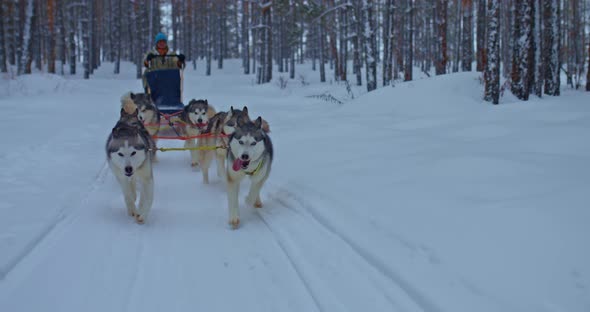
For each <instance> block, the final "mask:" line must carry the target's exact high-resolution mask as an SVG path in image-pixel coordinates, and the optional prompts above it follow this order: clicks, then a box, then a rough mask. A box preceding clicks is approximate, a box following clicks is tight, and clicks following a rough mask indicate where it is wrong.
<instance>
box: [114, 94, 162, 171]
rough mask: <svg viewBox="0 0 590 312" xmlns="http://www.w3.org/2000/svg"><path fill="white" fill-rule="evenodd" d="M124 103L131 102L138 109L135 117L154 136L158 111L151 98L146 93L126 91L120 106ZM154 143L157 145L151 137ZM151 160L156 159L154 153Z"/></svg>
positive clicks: (157, 130)
mask: <svg viewBox="0 0 590 312" xmlns="http://www.w3.org/2000/svg"><path fill="white" fill-rule="evenodd" d="M126 103H128V104H129V103H133V104H134V105H135V106H136V107H137V110H138V114H137V117H138V118H139V120H140V121H141V122H142V123H143V124H144V126H145V129H146V130H147V132H148V133H149V134H150V136H155V135H157V134H158V132H159V131H160V111H159V110H158V107H156V104H154V102H153V101H152V98H151V97H150V95H149V94H147V93H133V92H128V93H126V94H125V95H123V97H122V98H121V107H123V106H124V105H125V104H126ZM153 141H154V144H155V145H157V141H158V140H157V139H153ZM153 161H156V157H155V154H154V159H153Z"/></svg>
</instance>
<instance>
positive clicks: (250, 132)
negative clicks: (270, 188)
mask: <svg viewBox="0 0 590 312" xmlns="http://www.w3.org/2000/svg"><path fill="white" fill-rule="evenodd" d="M272 159H273V146H272V142H271V140H270V137H269V136H268V135H267V134H266V132H265V131H264V130H263V129H262V118H261V117H258V118H257V119H256V120H255V121H254V122H252V121H249V120H246V119H245V118H238V119H237V127H236V128H235V131H234V132H233V134H232V135H231V136H230V137H229V148H228V151H227V168H226V170H227V171H226V178H227V180H226V181H227V199H228V206H229V224H230V225H231V227H232V228H233V229H237V228H238V226H239V225H240V216H239V211H238V207H239V201H238V194H239V191H240V182H241V181H242V179H244V177H245V176H246V175H248V176H250V180H251V181H252V184H251V185H250V192H249V193H248V196H247V197H246V202H247V203H248V204H250V205H254V207H255V208H261V207H262V201H260V190H261V189H262V186H263V185H264V182H266V179H267V178H268V176H269V175H270V169H271V165H272Z"/></svg>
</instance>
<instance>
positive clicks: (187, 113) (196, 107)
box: [180, 99, 215, 183]
mask: <svg viewBox="0 0 590 312" xmlns="http://www.w3.org/2000/svg"><path fill="white" fill-rule="evenodd" d="M213 115H215V109H214V108H213V106H211V105H209V102H208V101H207V100H195V99H192V100H191V101H190V102H189V103H188V104H187V105H186V106H185V107H184V110H183V111H182V114H181V115H180V120H181V121H182V123H184V133H186V135H187V136H189V137H193V136H198V135H201V134H206V133H207V126H208V125H209V120H210V119H211V118H212V117H213ZM196 141H197V144H196V145H195V139H189V140H186V141H185V143H184V147H186V148H194V147H203V146H206V141H207V140H205V139H204V138H198V139H197V140H196ZM190 154H191V166H193V167H195V166H199V165H200V166H201V169H203V182H204V183H209V164H210V163H211V160H212V159H213V151H208V150H191V151H190Z"/></svg>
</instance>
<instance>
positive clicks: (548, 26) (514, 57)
mask: <svg viewBox="0 0 590 312" xmlns="http://www.w3.org/2000/svg"><path fill="white" fill-rule="evenodd" d="M589 2H590V1H587V0H522V1H514V0H504V1H500V0H487V1H486V0H449V1H444V0H274V1H268V0H258V1H256V0H216V1H213V0H142V1H140V0H0V10H1V11H0V12H1V13H0V14H1V16H2V21H1V22H0V43H1V44H2V45H3V46H2V47H1V48H0V70H1V71H2V72H4V73H6V72H13V71H14V72H13V73H12V74H13V77H14V76H15V75H22V74H29V73H31V72H32V70H33V68H35V69H36V70H38V71H42V72H47V73H55V74H59V75H68V74H70V75H71V74H75V73H76V71H83V72H84V78H87V79H88V78H91V77H92V74H93V71H94V70H95V69H97V68H98V66H100V65H101V63H103V62H108V63H112V64H114V68H113V71H114V73H115V74H116V73H118V72H119V71H120V62H121V61H130V62H133V63H135V64H136V65H137V66H136V67H137V77H140V76H141V71H142V63H143V62H142V58H143V56H144V54H145V52H146V51H147V50H149V49H150V48H152V47H153V38H154V35H155V34H156V33H158V32H159V31H164V32H166V33H167V34H168V35H169V38H170V44H169V45H170V47H171V48H172V49H173V50H175V51H177V52H178V53H182V54H184V55H185V56H186V60H187V66H192V67H193V68H194V69H195V70H196V69H197V68H196V67H197V62H196V60H197V59H203V60H206V62H205V64H206V68H203V69H202V70H204V71H206V73H207V75H210V74H211V66H217V68H223V66H224V60H225V59H230V58H233V59H236V58H239V59H242V64H243V72H244V74H246V75H255V79H256V81H257V82H258V83H260V84H262V83H267V82H269V81H271V79H272V72H273V67H275V68H274V70H278V72H285V73H289V77H290V78H291V79H295V77H296V75H297V67H298V66H303V65H302V64H304V62H305V63H306V65H305V66H309V65H311V66H312V67H313V69H314V70H317V72H318V73H319V76H320V81H322V82H325V81H326V79H333V80H334V81H347V82H350V83H351V84H353V83H354V84H356V85H359V86H361V85H366V88H367V90H368V91H372V90H374V89H376V88H378V87H379V86H387V85H390V84H392V83H394V82H395V81H409V80H412V79H413V72H414V71H416V70H420V71H422V72H424V73H425V74H426V75H428V76H430V75H431V74H435V75H444V74H447V73H452V72H458V71H473V70H477V71H480V72H483V79H484V81H485V99H486V100H487V101H490V102H493V103H495V104H497V103H498V98H499V94H500V93H501V92H504V91H505V90H506V89H510V91H511V92H512V93H513V94H514V95H515V96H517V97H518V98H519V99H522V100H528V98H529V96H530V95H531V94H533V95H536V96H542V95H543V94H546V95H552V96H557V95H559V90H560V84H562V83H563V82H561V81H560V73H564V74H565V75H566V77H567V81H566V82H565V83H566V84H567V86H570V87H571V88H575V89H578V88H581V87H584V86H582V84H583V83H584V82H585V84H586V85H585V88H586V90H587V91H590V71H588V70H587V67H588V66H587V64H588V60H589V51H590V45H588V42H590V39H589V38H588V27H589V21H588V12H589V11H588V9H589V6H590V4H589ZM327 66H328V67H329V69H331V70H330V71H328V72H330V73H333V75H334V76H333V77H326V75H327V74H326V72H327V70H326V67H327ZM79 67H80V68H79ZM361 69H364V70H361ZM199 70H201V69H199ZM363 73H364V74H363ZM584 75H586V77H584ZM501 78H502V79H501ZM501 81H505V82H502V83H501Z"/></svg>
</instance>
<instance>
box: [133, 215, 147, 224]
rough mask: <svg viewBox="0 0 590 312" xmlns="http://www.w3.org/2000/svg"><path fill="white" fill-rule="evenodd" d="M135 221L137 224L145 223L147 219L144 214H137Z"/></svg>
mask: <svg viewBox="0 0 590 312" xmlns="http://www.w3.org/2000/svg"><path fill="white" fill-rule="evenodd" d="M135 222H136V223H137V224H144V223H145V219H144V218H143V216H141V215H139V214H137V215H135Z"/></svg>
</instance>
